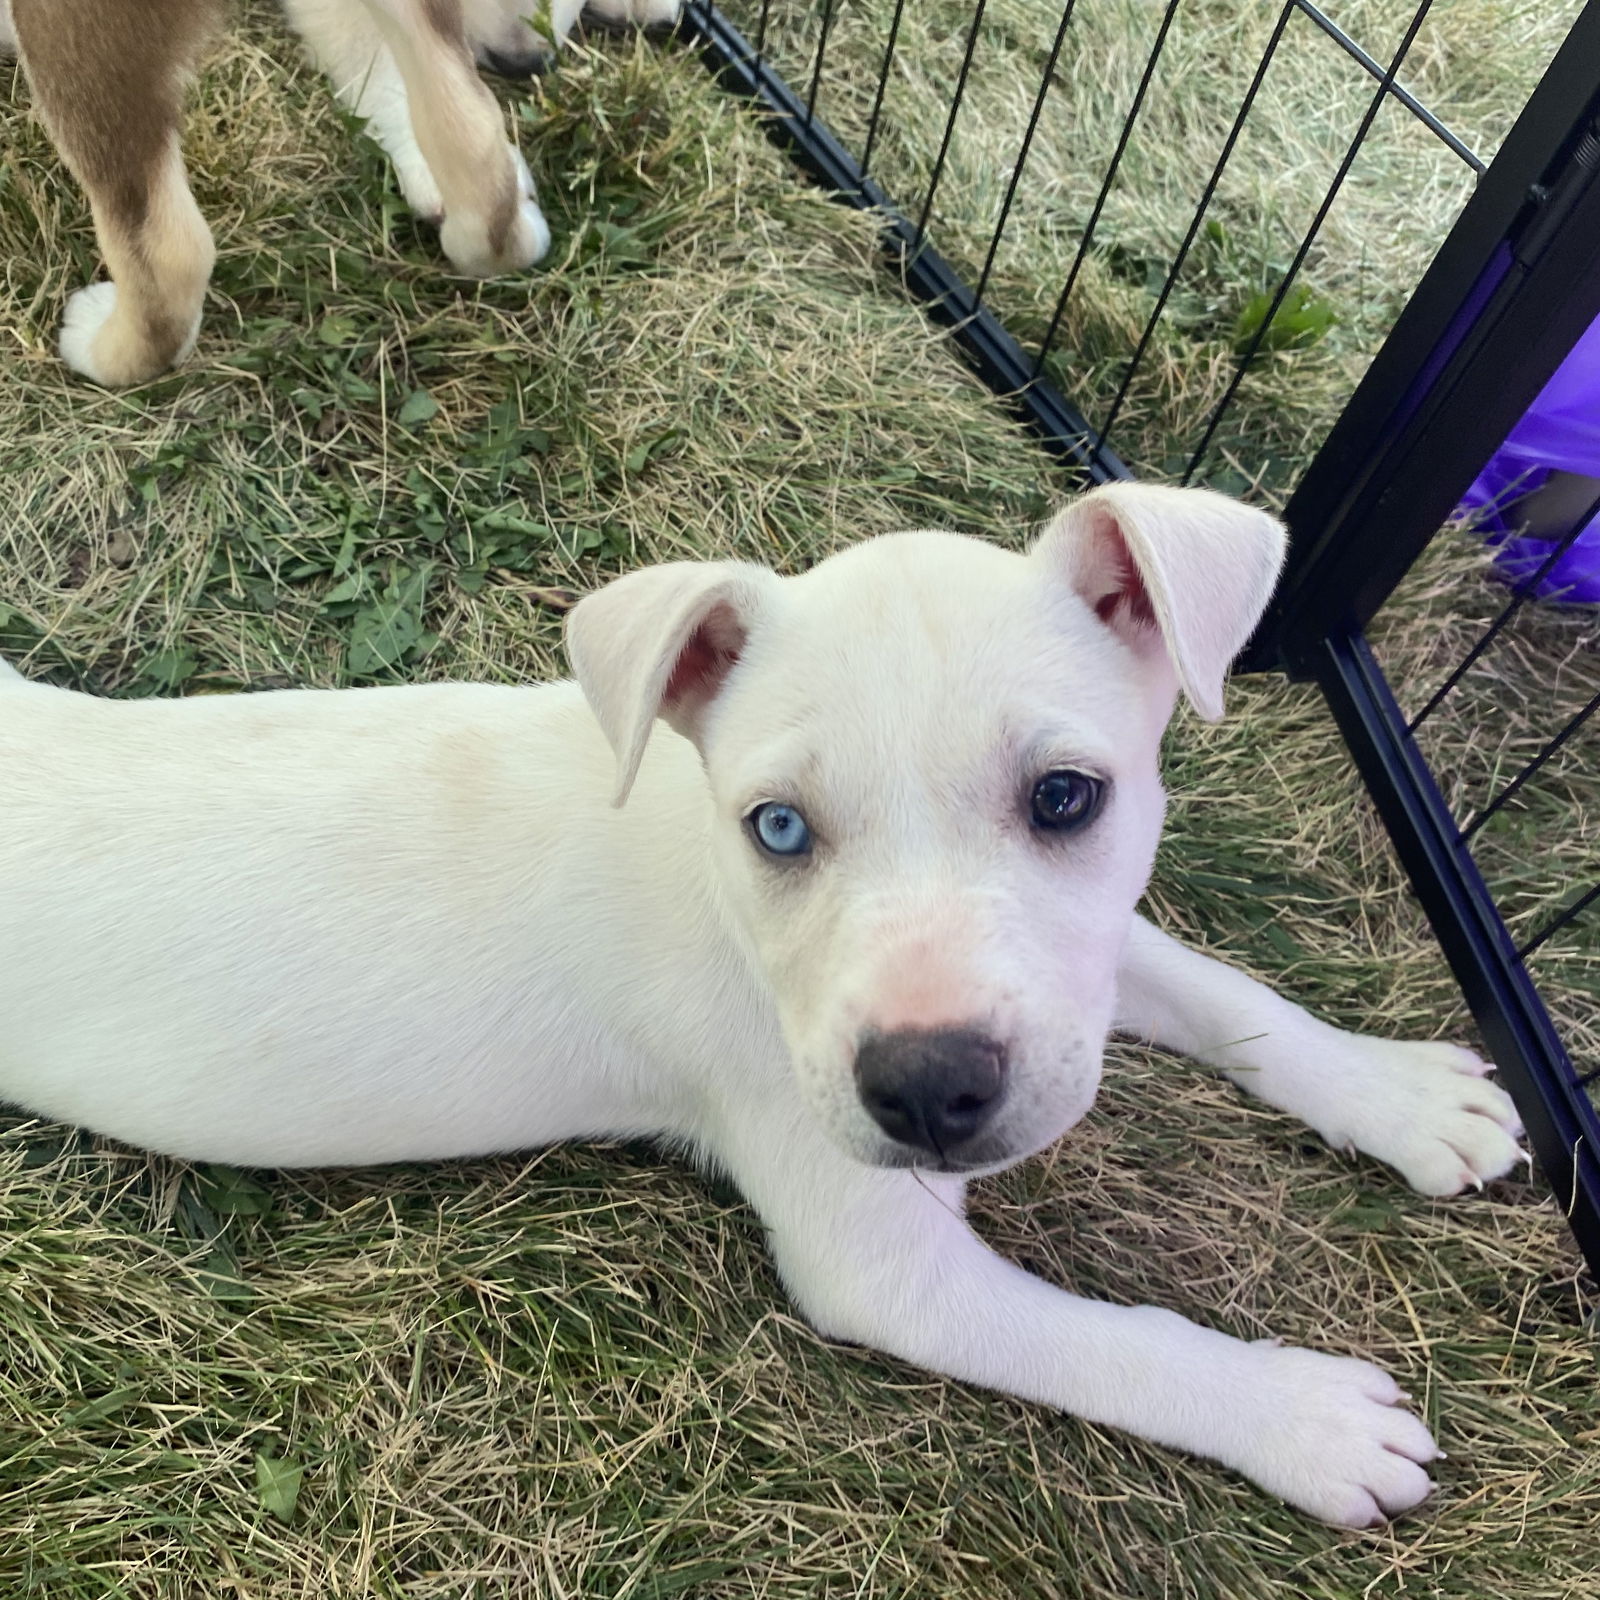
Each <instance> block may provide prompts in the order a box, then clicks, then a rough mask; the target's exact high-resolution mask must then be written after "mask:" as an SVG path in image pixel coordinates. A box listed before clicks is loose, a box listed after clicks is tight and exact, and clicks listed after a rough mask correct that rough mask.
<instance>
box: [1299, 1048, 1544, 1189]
mask: <svg viewBox="0 0 1600 1600" xmlns="http://www.w3.org/2000/svg"><path fill="white" fill-rule="evenodd" d="M1348 1043H1349V1047H1350V1048H1352V1049H1357V1050H1359V1051H1360V1053H1361V1060H1360V1062H1359V1063H1358V1064H1357V1066H1356V1070H1355V1071H1354V1072H1353V1074H1352V1080H1351V1081H1349V1082H1348V1083H1347V1091H1348V1092H1347V1093H1345V1094H1344V1095H1342V1096H1341V1102H1340V1105H1339V1107H1338V1110H1337V1112H1336V1113H1335V1115H1334V1116H1333V1118H1332V1119H1331V1122H1330V1125H1329V1126H1327V1127H1319V1129H1318V1131H1319V1132H1321V1133H1322V1134H1323V1137H1324V1138H1326V1139H1327V1140H1328V1142H1329V1143H1330V1144H1333V1145H1336V1146H1340V1147H1344V1148H1354V1149H1357V1150H1361V1151H1363V1152H1365V1153H1366V1154H1367V1155H1369V1156H1376V1157H1377V1159H1378V1160H1379V1161H1384V1162H1387V1163H1388V1164H1389V1165H1390V1166H1391V1167H1394V1168H1395V1169H1396V1170H1397V1171H1398V1172H1399V1173H1400V1175H1401V1176H1402V1177H1403V1178H1404V1179H1405V1180H1406V1182H1407V1183H1409V1184H1410V1185H1411V1187H1412V1188H1413V1189H1416V1190H1418V1191H1419V1192H1420V1193H1422V1194H1432V1195H1449V1194H1458V1193H1460V1191H1461V1190H1463V1189H1467V1188H1477V1189H1481V1188H1482V1187H1483V1185H1484V1184H1485V1183H1486V1182H1488V1181H1489V1180H1490V1179H1491V1178H1499V1177H1503V1176H1504V1175H1505V1174H1506V1173H1507V1172H1509V1171H1510V1170H1511V1168H1512V1167H1513V1166H1515V1165H1516V1163H1517V1162H1518V1161H1519V1160H1521V1159H1523V1153H1522V1148H1521V1146H1520V1145H1519V1144H1518V1142H1517V1141H1518V1140H1519V1139H1520V1138H1521V1137H1522V1123H1521V1122H1520V1121H1519V1120H1518V1118H1517V1113H1516V1108H1515V1107H1514V1106H1513V1105H1512V1104H1511V1097H1510V1096H1509V1095H1508V1094H1506V1092H1505V1091H1504V1090H1503V1089H1499V1088H1497V1087H1496V1086H1495V1085H1494V1084H1492V1083H1489V1082H1487V1081H1486V1075H1487V1074H1488V1073H1489V1072H1491V1071H1493V1070H1494V1069H1493V1068H1492V1067H1491V1066H1490V1065H1489V1064H1488V1063H1487V1062H1484V1061H1482V1060H1480V1059H1479V1058H1478V1057H1477V1056H1475V1055H1474V1054H1473V1053H1472V1052H1471V1051H1470V1050H1463V1049H1462V1048H1460V1046H1458V1045H1453V1044H1438V1043H1428V1044H1408V1043H1403V1042H1397V1041H1395V1040H1391V1039H1369V1038H1364V1037H1356V1038H1353V1039H1350V1040H1349V1041H1348Z"/></svg>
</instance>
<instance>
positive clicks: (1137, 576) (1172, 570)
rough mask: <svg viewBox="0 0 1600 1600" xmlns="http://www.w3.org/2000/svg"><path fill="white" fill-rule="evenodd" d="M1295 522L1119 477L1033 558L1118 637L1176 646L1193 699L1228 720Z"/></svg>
mask: <svg viewBox="0 0 1600 1600" xmlns="http://www.w3.org/2000/svg"><path fill="white" fill-rule="evenodd" d="M1284 546H1285V534H1284V530H1283V524H1282V523H1280V522H1279V521H1278V520H1277V518H1276V517H1271V516H1268V515H1267V513H1266V512H1265V511H1257V510H1255V509H1254V508H1253V507H1251V506H1245V505H1240V504H1239V502H1238V501H1237V500H1229V499H1228V498H1227V497H1226V496H1224V495H1220V494H1213V493H1211V492H1210V491H1209V490H1207V489H1168V488H1163V487H1161V486H1159V485H1156V484H1143V483H1116V484H1108V485H1107V486H1106V487H1104V488H1101V489H1096V490H1095V491H1094V492H1093V493H1092V494H1087V495H1085V496H1084V497H1083V498H1082V499H1081V500H1077V501H1074V502H1073V504H1072V505H1070V506H1068V507H1067V508H1066V509H1065V510H1064V511H1062V512H1061V513H1060V514H1059V515H1058V516H1057V517H1056V518H1055V519H1054V521H1052V522H1051V523H1050V525H1049V526H1048V527H1047V528H1046V529H1045V530H1044V532H1043V533H1042V534H1040V536H1039V540H1038V543H1037V544H1035V545H1034V547H1033V559H1034V560H1036V561H1041V562H1043V563H1045V564H1046V565H1047V566H1048V567H1049V568H1051V569H1052V570H1053V571H1054V572H1055V573H1056V574H1057V575H1058V576H1059V577H1063V578H1065V580H1066V581H1067V583H1068V584H1069V585H1070V586H1071V587H1072V588H1073V589H1074V590H1075V591H1076V592H1077V593H1078V594H1079V595H1081V596H1082V597H1083V599H1084V600H1085V601H1086V602H1087V603H1088V605H1089V606H1090V608H1091V609H1092V610H1093V611H1094V613H1095V615H1096V616H1098V617H1099V618H1100V620H1101V621H1102V622H1103V623H1105V625H1106V626H1107V627H1108V628H1110V629H1111V630H1112V631H1113V632H1114V633H1118V634H1121V635H1122V636H1123V637H1124V638H1126V639H1127V640H1128V641H1129V642H1130V643H1132V644H1134V645H1136V646H1143V645H1150V644H1153V643H1154V642H1155V641H1156V640H1157V639H1159V640H1160V643H1161V645H1162V646H1163V647H1164V648H1165V650H1166V653H1167V656H1168V658H1169V659H1170V660H1171V662H1172V665H1173V668H1174V669H1175V671H1176V672H1177V675H1178V683H1179V685H1180V686H1181V687H1182V689H1183V692H1184V694H1185V695H1186V696H1188V699H1189V703H1190V705H1192V706H1193V707H1194V708H1195V710H1196V711H1198V712H1199V713H1200V715H1201V716H1202V717H1204V718H1205V719H1206V720H1207V721H1208V722H1215V721H1216V720H1217V718H1218V717H1220V716H1221V715H1222V682H1223V678H1224V677H1225V676H1226V674H1227V671H1228V664H1229V663H1230V662H1231V661H1232V660H1233V658H1234V657H1235V656H1236V655H1238V653H1239V652H1240V651H1241V650H1242V649H1243V648H1244V645H1245V641H1246V640H1247V639H1249V637H1250V634H1251V631H1252V630H1253V629H1254V627H1255V625H1256V623H1257V622H1258V621H1259V620H1260V618H1261V613H1262V612H1263V611H1264V610H1266V606H1267V601H1268V600H1269V599H1270V598H1271V597H1272V588H1273V585H1274V583H1276V581H1277V577H1278V568H1279V567H1280V566H1281V565H1282V564H1283V552H1284Z"/></svg>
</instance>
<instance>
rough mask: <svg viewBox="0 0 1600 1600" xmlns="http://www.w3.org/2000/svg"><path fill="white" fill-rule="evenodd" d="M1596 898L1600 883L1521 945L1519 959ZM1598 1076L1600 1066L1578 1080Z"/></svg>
mask: <svg viewBox="0 0 1600 1600" xmlns="http://www.w3.org/2000/svg"><path fill="white" fill-rule="evenodd" d="M1596 900H1600V883H1597V884H1596V885H1595V886H1594V887H1593V888H1592V889H1589V890H1586V891H1585V892H1584V893H1583V894H1580V895H1579V896H1578V898H1577V899H1576V900H1574V901H1572V903H1571V904H1570V905H1565V906H1563V907H1562V908H1561V910H1560V911H1558V912H1557V913H1556V914H1555V916H1554V917H1552V918H1551V919H1550V921H1549V922H1547V923H1546V924H1545V925H1544V926H1543V927H1542V928H1541V929H1540V930H1539V931H1538V932H1537V933H1536V934H1534V936H1533V937H1532V938H1531V939H1530V940H1529V941H1528V942H1527V943H1526V944H1525V945H1521V946H1519V947H1518V949H1517V959H1518V960H1519V961H1526V960H1527V959H1528V957H1529V956H1531V955H1532V954H1533V952H1534V951H1535V950H1537V949H1538V948H1539V946H1540V945H1542V944H1543V943H1544V942H1545V941H1546V940H1547V939H1549V938H1550V937H1551V936H1552V935H1554V934H1557V933H1560V931H1561V930H1562V929H1563V928H1564V927H1566V925H1567V924H1568V923H1569V922H1572V921H1575V920H1576V919H1577V918H1578V917H1579V916H1580V915H1581V914H1582V913H1583V912H1584V911H1586V910H1588V908H1589V907H1590V906H1592V905H1593V904H1594V903H1595V901H1596ZM1596 1078H1600V1067H1596V1068H1595V1069H1594V1071H1593V1072H1591V1073H1588V1074H1587V1075H1586V1076H1584V1077H1582V1078H1580V1079H1579V1080H1578V1082H1579V1083H1584V1084H1587V1083H1592V1082H1593V1081H1594V1079H1596Z"/></svg>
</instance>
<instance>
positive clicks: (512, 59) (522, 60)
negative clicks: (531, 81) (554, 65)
mask: <svg viewBox="0 0 1600 1600" xmlns="http://www.w3.org/2000/svg"><path fill="white" fill-rule="evenodd" d="M478 65H479V66H480V67H483V68H484V69H485V70H486V71H488V72H492V73H494V75H495V76H496V77H498V78H532V77H536V76H538V75H539V74H540V73H543V72H544V71H545V70H546V69H547V68H548V67H549V65H550V52H549V51H548V50H545V49H543V48H542V47H541V48H540V49H537V50H523V51H519V52H518V53H517V54H516V55H511V54H510V53H508V52H506V51H503V50H490V49H489V48H488V47H487V46H483V45H480V46H479V48H478Z"/></svg>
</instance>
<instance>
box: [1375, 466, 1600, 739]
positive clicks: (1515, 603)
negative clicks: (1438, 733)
mask: <svg viewBox="0 0 1600 1600" xmlns="http://www.w3.org/2000/svg"><path fill="white" fill-rule="evenodd" d="M1596 517H1600V497H1597V498H1596V499H1594V500H1592V501H1591V502H1590V504H1589V509H1588V510H1587V511H1585V512H1584V514H1583V515H1582V516H1581V517H1579V518H1578V520H1577V521H1576V522H1575V523H1574V524H1573V525H1572V527H1571V528H1570V529H1569V530H1568V531H1567V532H1566V533H1564V534H1563V535H1562V536H1561V538H1560V540H1559V541H1558V542H1557V544H1556V545H1555V547H1554V548H1553V549H1552V550H1551V552H1550V554H1549V555H1547V556H1546V557H1545V558H1544V560H1543V561H1541V562H1540V563H1539V565H1538V567H1537V568H1536V569H1535V571H1534V572H1533V573H1532V574H1531V575H1530V576H1528V577H1526V578H1519V579H1518V580H1517V582H1516V583H1514V584H1513V585H1512V587H1511V599H1510V601H1509V602H1508V603H1507V604H1506V607H1505V609H1504V610H1503V611H1501V613H1500V615H1499V616H1498V617H1496V618H1495V619H1494V621H1493V622H1491V623H1490V624H1489V626H1488V627H1487V628H1485V629H1484V631H1483V633H1482V635H1481V636H1480V637H1479V639H1478V642H1477V643H1476V644H1475V645H1473V647H1472V648H1471V649H1470V650H1469V651H1468V652H1467V653H1466V654H1465V655H1464V656H1463V657H1462V658H1461V660H1460V661H1458V662H1457V663H1456V666H1455V670H1454V671H1453V672H1451V674H1450V676H1449V677H1448V678H1446V679H1445V680H1444V682H1443V683H1441V684H1440V685H1439V687H1438V688H1437V689H1435V690H1434V691H1433V693H1432V694H1431V695H1430V696H1429V697H1428V703H1427V704H1426V705H1425V706H1424V707H1423V708H1422V709H1421V710H1420V711H1419V712H1418V713H1417V714H1416V716H1414V717H1413V718H1412V719H1411V721H1410V722H1409V723H1408V724H1407V725H1406V731H1407V732H1408V733H1415V732H1416V731H1417V729H1418V728H1420V727H1421V726H1422V724H1423V723H1424V722H1426V721H1427V720H1428V718H1429V717H1431V716H1432V715H1433V713H1434V712H1435V711H1437V710H1438V709H1439V707H1440V706H1441V705H1442V704H1443V703H1444V699H1445V697H1446V696H1447V695H1448V694H1449V693H1450V691H1451V690H1452V689H1454V688H1455V686H1456V685H1457V684H1458V683H1460V682H1461V680H1462V679H1463V678H1464V677H1466V675H1467V674H1468V673H1469V672H1470V671H1471V670H1472V668H1473V667H1474V666H1476V665H1477V663H1478V661H1479V660H1480V659H1481V657H1482V656H1483V654H1484V652H1485V651H1486V650H1487V649H1488V648H1489V646H1490V645H1492V644H1493V643H1494V642H1495V640H1496V639H1498V638H1499V637H1500V635H1501V634H1502V633H1504V632H1505V630H1506V628H1507V627H1508V626H1509V625H1510V623H1511V620H1512V618H1514V617H1515V616H1516V614H1517V613H1518V612H1519V611H1520V610H1521V609H1522V608H1523V607H1524V606H1525V605H1526V604H1527V603H1528V602H1529V601H1530V600H1532V599H1533V598H1534V596H1535V595H1536V594H1537V593H1538V589H1539V585H1540V584H1541V583H1543V582H1544V580H1545V578H1546V577H1548V576H1549V574H1550V571H1551V569H1552V568H1553V567H1554V566H1555V564H1556V562H1558V561H1559V560H1560V559H1561V558H1562V556H1564V555H1565V554H1566V553H1567V551H1569V550H1570V549H1571V548H1572V547H1573V545H1574V544H1576V543H1577V542H1578V537H1579V535H1580V534H1582V532H1583V530H1584V529H1585V528H1587V527H1588V526H1589V524H1590V523H1591V522H1593V521H1594V519H1595V518H1596Z"/></svg>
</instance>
